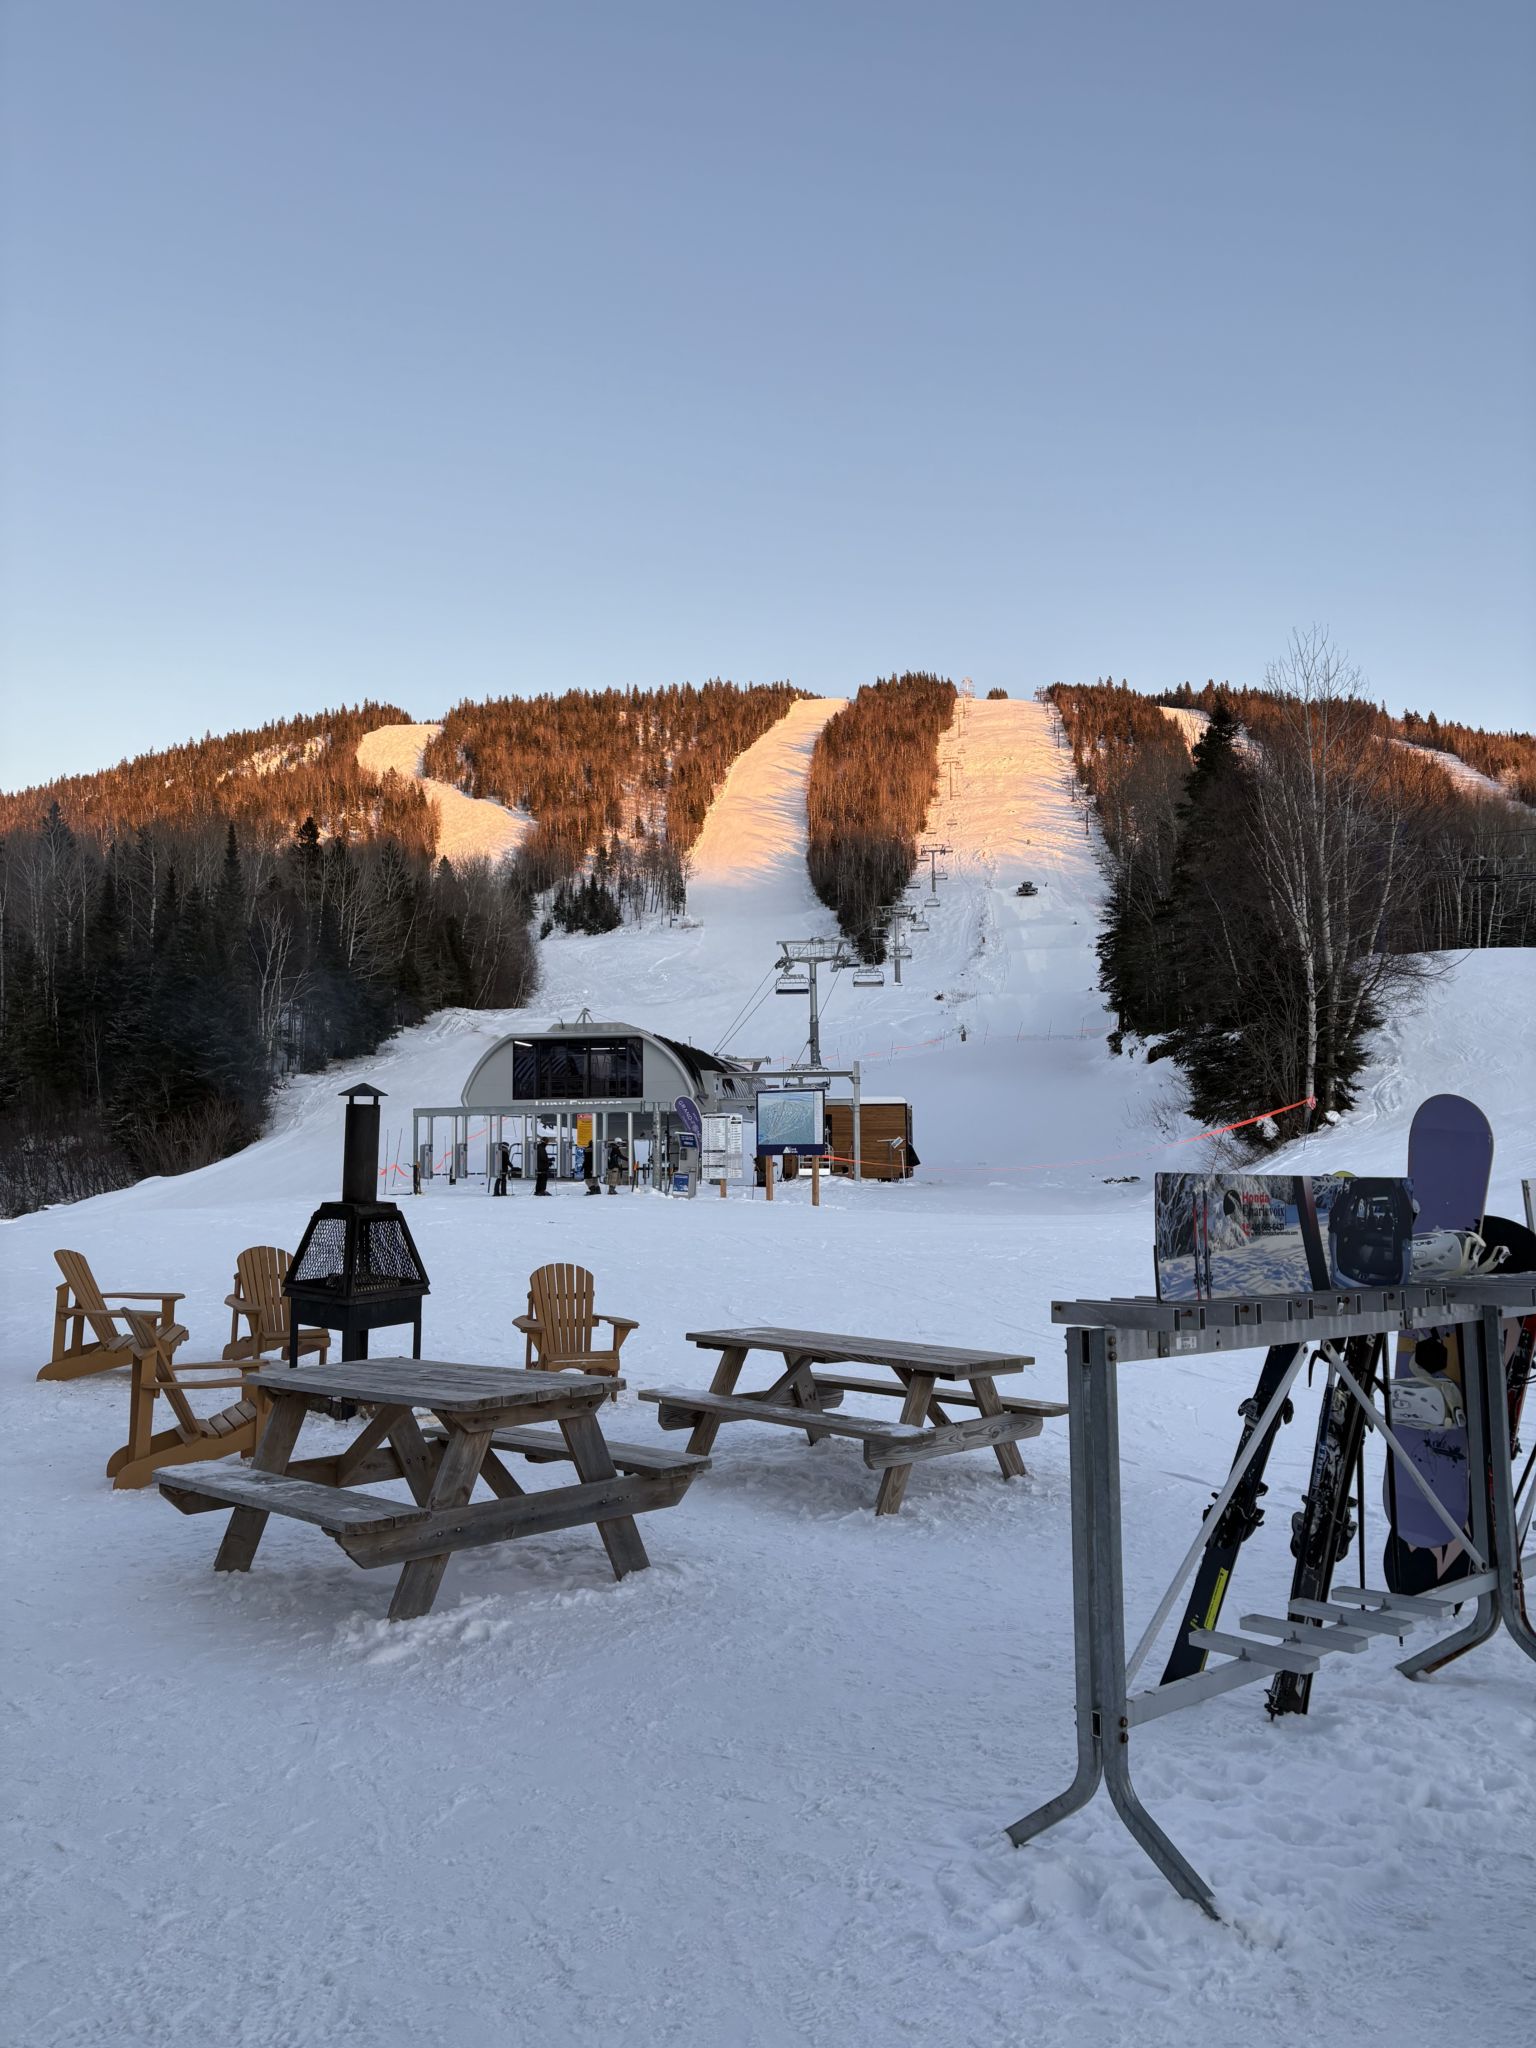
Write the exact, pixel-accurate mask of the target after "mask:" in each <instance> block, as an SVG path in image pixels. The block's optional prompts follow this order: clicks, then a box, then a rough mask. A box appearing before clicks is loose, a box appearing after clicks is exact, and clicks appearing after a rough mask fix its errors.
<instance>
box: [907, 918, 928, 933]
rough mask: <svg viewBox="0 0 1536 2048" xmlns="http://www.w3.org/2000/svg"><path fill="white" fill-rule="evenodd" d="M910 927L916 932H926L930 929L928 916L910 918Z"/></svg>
mask: <svg viewBox="0 0 1536 2048" xmlns="http://www.w3.org/2000/svg"><path fill="white" fill-rule="evenodd" d="M908 928H909V929H910V930H912V931H914V932H925V931H927V929H928V920H927V918H926V917H914V918H912V919H910V920H909V926H908Z"/></svg>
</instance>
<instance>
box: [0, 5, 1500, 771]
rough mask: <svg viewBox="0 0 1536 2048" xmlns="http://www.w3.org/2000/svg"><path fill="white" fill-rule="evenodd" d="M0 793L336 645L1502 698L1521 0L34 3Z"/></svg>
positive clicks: (692, 669) (1480, 716) (7, 267)
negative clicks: (1304, 642) (1314, 647)
mask: <svg viewBox="0 0 1536 2048" xmlns="http://www.w3.org/2000/svg"><path fill="white" fill-rule="evenodd" d="M5 56H6V64H5V72H6V79H7V83H6V104H5V112H4V127H5V145H6V149H7V153H8V160H7V164H6V169H5V190H6V198H5V205H6V219H5V228H6V253H5V256H4V276H3V283H4V286H5V296H6V299H7V301H8V306H9V310H8V314H7V318H6V325H5V331H4V363H3V377H0V393H3V405H4V418H3V427H4V435H5V441H6V446H7V450H8V456H7V464H6V483H5V536H4V542H5V546H4V570H5V591H4V608H5V638H4V644H3V654H4V661H5V686H6V700H7V701H6V726H5V734H4V737H5V749H4V754H5V758H4V765H3V767H0V781H3V782H4V783H5V784H6V785H7V786H12V787H14V786H16V785H17V784H19V783H22V782H27V781H30V780H33V779H36V778H38V777H40V776H43V775H45V774H50V773H54V772H58V771H62V770H65V769H70V768H90V767H96V766H100V765H102V764H105V763H107V762H110V761H112V760H115V759H117V758H118V757H119V756H120V755H122V754H124V753H129V752H136V751H139V750H141V749H143V748H145V747H149V746H155V745H161V744H164V743H166V742H169V741H172V740H175V739H177V738H181V737H184V736H186V735H187V734H189V733H200V732H202V731H203V730H204V729H207V728H212V729H214V730H221V729H227V728H229V727H231V726H235V725H241V724H251V723H257V722H260V721H261V720H263V719H265V718H268V717H271V716H274V715H279V714H282V713H285V712H288V711H295V710H301V709H313V708H318V707H320V706H323V705H327V704H333V703H336V702H338V701H341V700H348V701H350V700H353V699H356V698H357V697H359V696H362V695H364V694H371V695H374V696H381V697H388V698H391V699H393V700H395V701H396V702H398V703H400V704H402V705H403V706H405V707H406V708H407V710H409V711H410V712H412V713H414V714H416V715H419V716H423V717H425V716H430V715H433V714H439V713H441V712H442V710H443V709H444V708H445V707H446V706H447V705H449V704H451V703H453V702H455V701H457V700H458V699H460V698H462V697H478V696H483V695H487V694H494V693H499V692H506V691H531V690H536V689H560V688H565V687H569V686H572V685H575V686H581V687H585V686H598V685H607V684H639V685H653V684H659V683H665V682H673V681H682V680H685V679H691V680H693V681H696V682H697V681H702V680H704V679H705V678H706V677H708V676H710V675H715V674H719V675H726V676H732V677H734V678H736V679H737V680H738V681H745V680H747V679H749V678H751V679H756V680H759V681H766V680H770V679H773V678H775V677H781V676H788V677H790V678H791V679H792V680H793V681H795V682H797V683H799V684H801V685H802V686H804V687H806V688H808V689H811V690H815V691H821V692H826V693H842V692H846V691H850V690H852V689H853V688H855V687H856V686H857V685H858V684H859V683H860V682H863V681H867V680H870V679H872V678H873V677H874V676H875V675H876V674H878V673H886V672H889V671H890V670H891V669H893V668H896V667H905V666H912V667H933V668H937V669H940V670H942V671H944V672H946V673H949V674H952V675H955V676H957V677H958V676H960V675H962V674H966V675H970V676H972V677H974V678H975V681H976V684H977V686H978V688H985V687H990V686H992V685H1002V686H1003V687H1006V688H1008V689H1010V690H1011V691H1013V692H1015V693H1021V692H1027V691H1029V690H1031V689H1033V688H1034V687H1035V686H1036V685H1038V684H1040V683H1042V682H1049V681H1051V680H1052V679H1053V678H1056V677H1061V678H1064V679H1067V680H1072V679H1080V678H1084V677H1087V678H1092V677H1093V676H1095V675H1099V674H1104V673H1110V672H1112V673H1113V674H1115V675H1116V676H1122V675H1123V676H1125V677H1128V678H1129V679H1130V680H1131V681H1132V682H1134V683H1136V684H1138V685H1141V686H1143V687H1147V688H1152V687H1157V686H1161V685H1165V684H1171V683H1177V682H1179V681H1181V680H1182V679H1184V678H1185V677H1189V678H1191V679H1193V680H1194V681H1196V682H1200V681H1203V680H1204V678H1205V677H1207V676H1210V675H1214V676H1217V677H1222V676H1230V677H1232V678H1233V679H1234V680H1239V679H1241V680H1249V679H1254V678H1256V677H1257V676H1258V675H1259V674H1260V672H1261V671H1262V669H1263V666H1264V664H1265V662H1266V660H1267V659H1269V658H1270V657H1271V656H1273V655H1275V654H1277V653H1279V652H1280V651H1281V649H1282V648H1283V645H1284V643H1285V640H1286V638H1287V635H1288V633H1289V631H1290V629H1291V628H1292V626H1294V625H1308V624H1311V623H1313V622H1326V623H1327V624H1329V625H1330V626H1331V627H1332V629H1333V632H1334V634H1335V636H1336V638H1338V639H1339V640H1340V641H1342V642H1343V643H1344V644H1345V645H1346V646H1347V647H1348V648H1349V650H1350V651H1351V652H1352V654H1353V655H1354V657H1355V659H1356V660H1357V661H1358V662H1359V664H1360V665H1361V667H1362V668H1363V669H1364V671H1365V673H1366V676H1367V678H1368V681H1369V683H1370V685H1371V688H1372V690H1373V692H1374V694H1376V695H1377V696H1378V697H1381V698H1384V699H1385V700H1386V701H1387V702H1388V703H1389V704H1390V705H1391V706H1392V707H1393V708H1400V707H1401V706H1402V705H1403V704H1404V703H1411V704H1414V705H1417V706H1418V707H1420V708H1421V709H1422V708H1429V707H1431V706H1433V707H1435V708H1437V709H1439V710H1440V711H1442V712H1454V713H1456V714H1458V715H1460V716H1464V717H1470V718H1472V719H1474V720H1475V721H1476V722H1481V723H1486V724H1495V725H1497V724H1512V723H1519V724H1523V725H1527V726H1529V725H1530V724H1531V723H1532V716H1533V713H1532V702H1531V678H1532V674H1533V671H1536V662H1533V655H1536V597H1533V564H1536V517H1533V483H1532V477H1533V467H1532V453H1533V440H1536V434H1533V424H1536V403H1533V380H1536V367H1533V366H1536V322H1533V318H1532V314H1533V300H1536V291H1533V268H1532V250H1533V240H1532V233H1531V223H1532V202H1533V196H1536V194H1533V185H1536V180H1533V152H1536V142H1533V134H1536V128H1533V121H1532V111H1531V110H1532V94H1533V86H1536V8H1532V7H1531V6H1530V5H1529V4H1510V5H1502V4H1483V0H1466V4H1460V5H1452V4H1449V0H1435V4H1416V0H1380V4H1356V0H1325V4H1321V5H1312V4H1287V5H1285V6H1266V5H1260V4H1257V0H1224V4H1211V5H1190V4H1182V0H1157V4H1152V0H1146V4H1134V5H1130V4H1127V5H1104V4H1095V0H1083V4H1077V5H1068V4H1053V5H1034V6H1031V5H1029V4H1027V0H1019V4H1015V5H997V6H978V5H966V4H963V0H945V4H934V5H929V6H921V7H914V6H905V5H901V4H891V0H881V4H878V5H841V4H838V0H822V4H817V5H812V6H806V7H800V6H796V5H790V4H785V0H773V4H764V5H761V6H748V5H743V4H729V0H726V4H719V0H713V4H697V5H672V4H667V0H644V4H632V0H631V4H622V5H583V4H579V0H567V4H564V5H550V6H519V5H516V4H515V0H11V6H10V8H9V25H8V30H7V45H6V51H5Z"/></svg>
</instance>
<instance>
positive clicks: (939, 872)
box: [933, 868, 949, 882]
mask: <svg viewBox="0 0 1536 2048" xmlns="http://www.w3.org/2000/svg"><path fill="white" fill-rule="evenodd" d="M933 879H934V880H935V881H936V882H947V881H948V880H949V869H948V868H936V869H935V870H934V875H933Z"/></svg>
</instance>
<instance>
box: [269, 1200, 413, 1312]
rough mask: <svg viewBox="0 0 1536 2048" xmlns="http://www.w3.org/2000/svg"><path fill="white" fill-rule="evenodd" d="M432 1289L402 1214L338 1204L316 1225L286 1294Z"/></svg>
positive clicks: (291, 1274)
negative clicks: (309, 1290)
mask: <svg viewBox="0 0 1536 2048" xmlns="http://www.w3.org/2000/svg"><path fill="white" fill-rule="evenodd" d="M426 1285H427V1273H426V1268H425V1267H424V1266H423V1265H422V1263H421V1260H420V1258H419V1257H418V1256H417V1253H416V1248H415V1246H414V1245H413V1244H412V1242H411V1235H410V1232H409V1231H408V1230H407V1228H406V1226H405V1221H404V1218H403V1217H402V1216H401V1215H400V1214H399V1212H398V1211H397V1210H395V1209H394V1208H393V1207H392V1206H391V1207H389V1208H384V1209H376V1210H373V1211H372V1212H371V1213H370V1212H369V1211H368V1210H366V1209H360V1208H353V1207H349V1206H348V1205H347V1204H345V1203H340V1202H338V1203H335V1204H334V1205H332V1204H327V1206H326V1207H325V1208H323V1209H321V1210H319V1211H317V1213H316V1214H315V1215H314V1216H313V1217H312V1218H311V1219H310V1224H309V1228H308V1230H307V1231H306V1232H305V1234H304V1238H303V1241H302V1242H301V1244H300V1246H299V1249H298V1253H297V1256H296V1257H295V1259H294V1262H293V1264H292V1266H291V1267H290V1268H289V1271H288V1278H287V1282H286V1290H287V1291H288V1292H292V1291H293V1290H294V1289H296V1288H298V1289H302V1288H306V1287H307V1288H324V1289H326V1290H327V1291H328V1292H330V1293H333V1294H337V1295H342V1296H346V1297H352V1296H356V1295H363V1294H388V1293H395V1292H399V1291H401V1290H407V1291H411V1290H419V1291H422V1292H424V1291H425V1289H426Z"/></svg>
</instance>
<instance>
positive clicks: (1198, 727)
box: [1158, 704, 1514, 803]
mask: <svg viewBox="0 0 1536 2048" xmlns="http://www.w3.org/2000/svg"><path fill="white" fill-rule="evenodd" d="M1158 708H1159V710H1160V711H1161V712H1162V714H1163V716H1164V717H1165V718H1171V719H1172V720H1173V722H1174V724H1175V725H1176V726H1177V727H1178V728H1179V731H1180V733H1181V734H1182V736H1183V739H1184V744H1185V745H1186V746H1187V747H1188V748H1189V750H1190V752H1191V753H1193V752H1194V749H1195V747H1196V745H1197V744H1198V743H1199V740H1200V736H1201V734H1202V733H1203V732H1204V731H1205V728H1206V726H1207V724H1208V723H1209V722H1210V714H1209V713H1208V712H1205V711H1189V710H1185V709H1184V708H1183V707H1182V706H1180V705H1176V704H1162V705H1159V707H1158ZM1240 744H1246V743H1245V742H1240ZM1392 744H1393V746H1394V747H1401V748H1402V749H1403V750H1404V752H1405V753H1409V754H1417V755H1419V756H1420V757H1421V759H1423V760H1426V761H1433V762H1434V764H1435V766H1436V767H1437V768H1440V769H1443V770H1444V772H1445V773H1446V774H1447V775H1448V776H1449V777H1450V778H1451V780H1452V782H1453V783H1455V785H1456V787H1457V788H1458V789H1459V790H1461V792H1462V793H1463V794H1464V795H1466V796H1477V797H1497V798H1498V800H1499V801H1500V802H1501V803H1513V802H1514V798H1513V797H1511V795H1510V793H1509V791H1508V790H1507V789H1506V788H1505V787H1504V785H1503V783H1502V782H1495V781H1494V779H1493V777H1492V776H1491V775H1483V774H1481V773H1480V772H1479V771H1478V770H1477V769H1476V768H1470V767H1468V765H1467V763H1466V762H1465V761H1463V760H1462V758H1461V756H1460V755H1459V754H1448V753H1445V752H1443V751H1442V750H1441V749H1440V748H1438V747H1420V746H1416V745H1415V744H1414V742H1413V741H1412V740H1399V739H1394V740H1393V742H1392Z"/></svg>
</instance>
